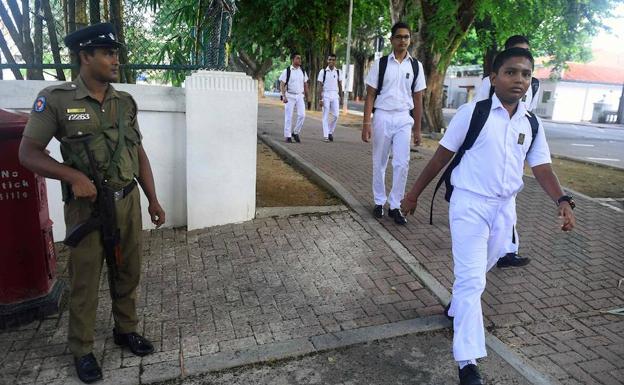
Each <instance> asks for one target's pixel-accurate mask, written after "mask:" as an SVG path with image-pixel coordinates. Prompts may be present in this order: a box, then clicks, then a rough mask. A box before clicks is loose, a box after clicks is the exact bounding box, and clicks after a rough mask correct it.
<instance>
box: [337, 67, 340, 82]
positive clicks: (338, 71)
mask: <svg viewBox="0 0 624 385" xmlns="http://www.w3.org/2000/svg"><path fill="white" fill-rule="evenodd" d="M336 73H337V74H338V82H340V70H339V69H338V68H336Z"/></svg>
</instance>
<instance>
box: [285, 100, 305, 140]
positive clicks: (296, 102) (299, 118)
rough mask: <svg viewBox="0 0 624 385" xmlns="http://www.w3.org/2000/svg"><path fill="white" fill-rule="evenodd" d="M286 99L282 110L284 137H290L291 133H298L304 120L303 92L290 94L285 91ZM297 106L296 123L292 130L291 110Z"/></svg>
mask: <svg viewBox="0 0 624 385" xmlns="http://www.w3.org/2000/svg"><path fill="white" fill-rule="evenodd" d="M286 99H287V100H288V103H286V104H285V112H284V137H285V138H290V137H291V136H292V135H291V134H299V133H300V132H301V129H302V128H303V121H304V120H305V101H304V100H303V94H290V93H286ZM295 106H296V107H297V123H296V124H295V129H294V130H292V133H291V127H292V114H293V110H294V109H295Z"/></svg>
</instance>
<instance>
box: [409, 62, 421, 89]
mask: <svg viewBox="0 0 624 385" xmlns="http://www.w3.org/2000/svg"><path fill="white" fill-rule="evenodd" d="M410 60H411V62H412V73H413V74H414V78H413V79H412V92H414V87H415V86H416V79H418V72H420V66H419V65H418V59H414V58H411V57H410Z"/></svg>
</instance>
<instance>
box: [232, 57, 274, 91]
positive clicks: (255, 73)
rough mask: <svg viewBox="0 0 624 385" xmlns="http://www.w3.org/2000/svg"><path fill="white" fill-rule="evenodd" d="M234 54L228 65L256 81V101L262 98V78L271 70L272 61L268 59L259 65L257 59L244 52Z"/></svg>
mask: <svg viewBox="0 0 624 385" xmlns="http://www.w3.org/2000/svg"><path fill="white" fill-rule="evenodd" d="M236 53H237V54H231V55H230V63H231V64H232V66H233V67H234V68H236V69H238V70H240V71H243V72H245V73H246V74H247V75H249V76H251V77H252V78H253V79H255V80H257V81H258V99H261V98H264V77H265V76H266V74H267V73H268V72H269V70H271V67H272V66H273V59H271V58H268V59H265V60H264V61H263V62H262V63H259V62H258V60H257V59H255V58H253V57H252V56H251V55H250V54H248V53H247V52H245V51H244V50H240V49H239V50H237V52H236Z"/></svg>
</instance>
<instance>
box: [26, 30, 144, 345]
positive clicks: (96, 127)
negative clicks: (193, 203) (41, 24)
mask: <svg viewBox="0 0 624 385" xmlns="http://www.w3.org/2000/svg"><path fill="white" fill-rule="evenodd" d="M65 42H66V44H67V45H68V47H70V49H72V50H74V51H76V50H77V49H78V47H88V46H118V45H119V43H118V42H117V41H116V39H115V37H114V34H112V27H111V26H110V25H108V26H105V27H102V25H101V24H100V25H96V26H94V27H88V28H85V29H83V30H80V31H78V32H76V33H74V34H72V35H69V36H67V37H66V39H65ZM87 133H88V134H93V139H92V140H91V142H90V144H89V146H90V150H91V151H92V153H93V155H94V157H95V161H96V164H97V168H98V169H99V172H100V173H101V175H104V176H105V179H106V180H107V182H106V184H107V185H108V186H110V187H111V188H112V189H114V190H115V191H117V193H116V194H115V200H116V202H115V205H116V213H117V225H118V227H119V230H120V235H121V254H122V257H123V259H122V261H121V263H120V264H118V265H117V271H118V274H117V279H116V280H115V282H114V285H115V288H116V292H117V296H116V297H114V298H113V299H112V311H113V316H114V320H115V331H116V332H117V333H122V334H125V333H132V332H135V331H136V328H137V324H138V322H139V320H138V318H137V314H136V301H137V299H136V288H137V286H138V284H139V278H140V272H141V230H142V223H141V207H140V196H139V189H138V188H137V187H136V182H135V180H136V178H138V176H139V155H138V151H139V146H140V145H141V133H140V131H139V126H138V123H137V106H136V103H135V101H134V99H133V98H132V96H130V94H128V93H126V92H121V91H117V90H115V89H114V88H113V86H112V85H109V86H108V89H107V91H106V95H105V97H104V101H103V102H102V103H101V104H100V102H99V101H97V100H96V99H95V98H93V97H92V96H91V95H90V94H89V90H88V89H87V87H86V86H85V84H84V82H83V79H82V78H81V77H78V78H77V79H76V80H75V81H73V82H68V83H63V84H60V85H54V86H51V87H47V88H45V89H44V90H42V91H41V92H40V93H39V95H38V96H37V99H36V101H35V104H34V106H33V110H32V112H31V114H30V119H29V120H28V124H27V126H26V128H25V130H24V136H25V137H28V138H30V139H32V140H34V141H36V142H37V143H39V144H41V145H44V146H45V145H47V144H48V143H49V142H50V140H51V139H52V138H56V139H57V140H59V141H61V139H62V138H64V137H67V136H73V135H79V134H87ZM61 154H62V156H63V161H64V164H65V165H67V166H69V167H72V168H75V169H78V170H80V171H82V172H83V173H84V174H85V175H87V176H89V177H90V178H93V176H92V175H91V171H90V168H89V161H88V158H87V154H86V153H85V151H84V147H82V144H69V143H65V142H63V141H61ZM63 200H64V201H65V206H64V211H65V223H66V227H67V229H68V233H69V231H70V230H71V229H72V228H73V227H74V226H76V225H78V224H81V223H84V222H85V221H86V220H87V219H89V218H90V216H91V212H92V208H93V204H92V203H91V202H89V201H88V200H87V199H75V198H73V197H72V196H71V186H69V185H66V184H63ZM104 258H105V253H104V249H103V247H102V241H101V236H100V231H99V230H96V231H93V232H91V233H90V234H88V235H87V236H86V237H85V238H83V239H82V241H81V242H80V243H79V244H78V245H77V246H76V247H73V248H71V250H70V258H69V275H70V304H69V332H68V342H69V348H70V350H71V352H72V354H73V355H74V357H82V356H84V355H86V354H89V353H91V352H92V349H93V341H94V330H95V319H96V310H97V304H98V289H99V286H100V273H101V269H102V264H103V261H104ZM108 277H109V280H111V279H112V274H111V272H110V271H109V274H108Z"/></svg>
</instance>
